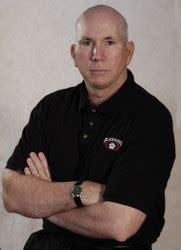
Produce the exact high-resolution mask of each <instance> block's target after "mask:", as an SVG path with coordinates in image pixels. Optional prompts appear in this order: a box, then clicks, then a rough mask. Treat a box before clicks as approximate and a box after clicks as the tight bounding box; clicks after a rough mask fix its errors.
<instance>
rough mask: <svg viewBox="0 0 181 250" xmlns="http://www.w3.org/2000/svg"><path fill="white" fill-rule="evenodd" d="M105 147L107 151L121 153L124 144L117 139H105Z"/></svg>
mask: <svg viewBox="0 0 181 250" xmlns="http://www.w3.org/2000/svg"><path fill="white" fill-rule="evenodd" d="M103 143H104V146H105V147H106V149H108V150H111V151H120V150H121V146H122V144H123V142H122V141H120V140H118V139H116V138H112V137H111V138H105V139H104V142H103Z"/></svg>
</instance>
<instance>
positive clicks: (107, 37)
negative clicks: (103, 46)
mask: <svg viewBox="0 0 181 250" xmlns="http://www.w3.org/2000/svg"><path fill="white" fill-rule="evenodd" d="M113 39H114V37H112V36H106V37H105V38H104V40H113Z"/></svg>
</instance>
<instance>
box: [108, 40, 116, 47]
mask: <svg viewBox="0 0 181 250" xmlns="http://www.w3.org/2000/svg"><path fill="white" fill-rule="evenodd" d="M106 44H107V45H109V46H111V45H114V44H115V42H114V41H112V40H107V41H106Z"/></svg>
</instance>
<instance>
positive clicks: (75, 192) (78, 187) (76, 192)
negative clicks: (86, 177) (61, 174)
mask: <svg viewBox="0 0 181 250" xmlns="http://www.w3.org/2000/svg"><path fill="white" fill-rule="evenodd" d="M82 183H83V181H76V182H75V183H74V185H73V187H72V190H71V194H72V197H73V199H74V202H75V204H76V206H77V207H84V204H83V203H82V199H81V197H82Z"/></svg>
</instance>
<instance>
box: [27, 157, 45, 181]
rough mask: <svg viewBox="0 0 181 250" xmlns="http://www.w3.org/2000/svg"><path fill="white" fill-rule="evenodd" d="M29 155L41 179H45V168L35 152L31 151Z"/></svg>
mask: <svg viewBox="0 0 181 250" xmlns="http://www.w3.org/2000/svg"><path fill="white" fill-rule="evenodd" d="M30 157H31V160H32V162H33V164H34V166H35V168H36V170H37V172H38V174H39V176H40V177H42V178H43V179H46V178H47V174H46V170H45V168H44V166H43V164H42V162H41V160H40V159H39V157H38V156H37V154H36V153H34V152H31V153H30Z"/></svg>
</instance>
